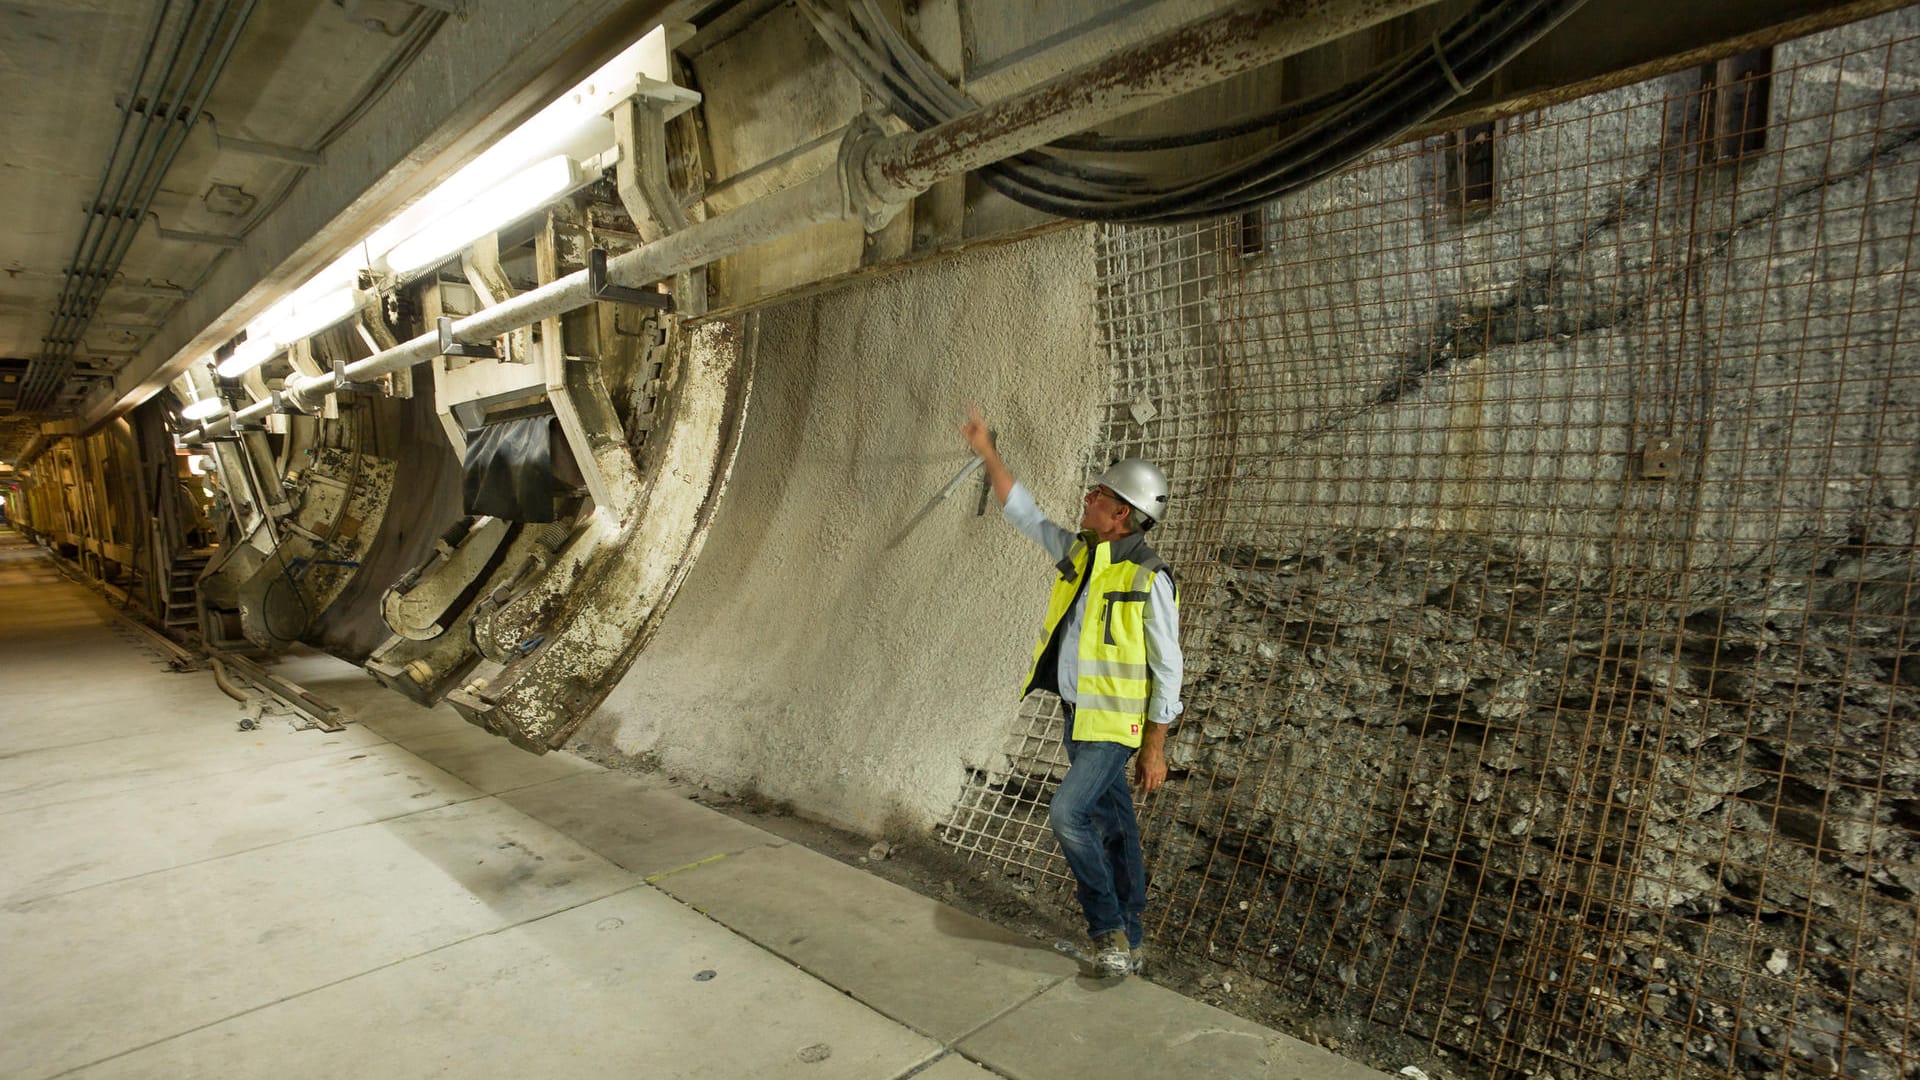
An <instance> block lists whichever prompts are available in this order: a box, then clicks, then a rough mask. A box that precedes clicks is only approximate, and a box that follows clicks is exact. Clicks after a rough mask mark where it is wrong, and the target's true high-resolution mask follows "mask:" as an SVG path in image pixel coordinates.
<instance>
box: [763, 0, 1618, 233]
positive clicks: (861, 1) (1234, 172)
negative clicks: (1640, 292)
mask: <svg viewBox="0 0 1920 1080" xmlns="http://www.w3.org/2000/svg"><path fill="white" fill-rule="evenodd" d="M853 2H854V3H855V4H856V5H857V6H855V7H854V8H852V9H851V12H850V14H851V17H852V25H849V24H848V23H846V22H844V21H843V20H841V19H840V17H839V16H838V15H837V14H836V13H834V12H831V11H828V10H826V9H825V8H824V7H822V6H821V4H820V2H819V0H802V4H801V7H802V9H803V11H805V13H806V14H807V16H808V18H809V19H810V20H811V21H812V22H813V24H814V27H815V29H816V31H817V32H818V33H819V34H820V35H821V37H822V39H823V40H825V41H826V43H827V45H828V47H829V48H830V49H831V50H832V51H833V52H834V53H835V55H836V56H838V57H839V58H840V59H841V61H842V62H843V63H846V64H847V65H848V67H849V69H850V70H852V71H853V73H854V75H855V77H856V78H858V79H859V80H860V82H861V83H862V85H863V86H864V87H865V88H866V89H867V90H868V92H869V93H871V94H873V95H874V97H876V98H878V99H879V100H880V101H882V102H883V103H885V104H886V105H887V107H888V108H889V109H891V110H892V111H893V112H894V113H895V115H897V116H899V117H900V119H902V120H903V121H905V122H906V123H907V124H908V126H910V127H912V128H914V129H915V130H920V131H924V130H926V129H928V128H930V127H933V126H936V125H938V124H940V123H944V122H946V121H948V120H951V119H953V118H955V117H957V116H960V115H964V114H965V113H967V112H970V111H973V110H975V109H977V108H979V106H978V105H977V104H975V103H974V102H973V101H972V100H971V99H969V98H967V97H966V96H965V95H964V94H963V93H961V92H960V91H959V90H958V89H956V88H955V87H953V85H952V84H951V83H949V82H948V81H947V79H946V77H945V76H944V75H942V74H941V73H940V72H939V71H938V70H937V69H936V68H934V67H933V65H932V63H931V62H930V61H928V60H927V59H926V58H925V57H924V56H923V55H922V54H921V53H920V52H919V51H918V50H917V49H915V48H914V47H913V46H912V44H911V43H910V42H908V41H907V40H906V39H905V38H904V37H903V36H902V35H901V34H900V33H899V32H898V31H897V30H896V29H894V27H893V25H892V23H891V22H890V21H889V20H888V19H887V18H886V16H885V14H884V13H883V12H882V11H881V10H880V8H879V6H878V5H877V4H875V3H874V2H873V0H853ZM1583 2H1584V0H1483V2H1482V3H1480V4H1478V5H1476V6H1475V8H1474V9H1473V10H1471V11H1470V12H1468V13H1467V14H1465V15H1463V16H1462V17H1461V18H1459V19H1456V20H1455V21H1454V22H1453V23H1451V24H1450V25H1448V26H1447V27H1445V28H1444V29H1442V30H1439V31H1437V32H1435V33H1434V34H1433V35H1432V37H1431V38H1430V40H1429V41H1427V42H1425V43H1423V44H1421V45H1420V46H1418V47H1416V48H1413V49H1410V50H1408V51H1407V52H1405V53H1403V54H1401V55H1400V56H1399V57H1396V58H1395V59H1393V60H1390V61H1388V62H1386V63H1384V64H1382V65H1381V66H1379V67H1378V68H1376V69H1375V70H1374V71H1373V72H1371V73H1369V74H1368V75H1365V76H1362V77H1361V78H1359V79H1355V80H1351V81H1349V82H1347V83H1345V84H1343V85H1342V86H1339V87H1336V88H1334V89H1332V90H1329V91H1325V92H1322V93H1319V94H1315V95H1313V96H1311V97H1309V98H1306V99H1304V100H1301V101H1298V102H1292V103H1288V104H1286V105H1283V106H1280V107H1279V108H1277V109H1273V110H1268V111H1266V112H1263V113H1260V114H1257V115H1254V116H1248V117H1242V118H1239V119H1236V120H1233V121H1230V122H1227V123H1225V124H1219V125H1214V126H1212V127H1209V128H1204V129H1199V130H1196V131H1191V132H1183V133H1173V134H1164V135H1151V136H1139V137H1113V136H1101V135H1096V134H1084V135H1076V136H1071V137H1069V138H1066V139H1062V140H1058V141H1056V142H1054V143H1052V144H1050V146H1049V147H1048V148H1047V149H1046V150H1034V151H1029V152H1027V153H1025V154H1021V155H1018V156H1016V157H1013V158H1010V159H1008V160H1006V161H1002V162H998V163H996V164H994V165H991V166H988V167H986V168H984V169H982V170H981V174H982V179H983V180H984V182H985V183H987V184H988V186H990V187H991V188H993V189H994V190H996V191H998V192H1000V193H1001V194H1003V195H1006V196H1007V197H1008V198H1011V199H1013V200H1015V201H1017V202H1020V203H1022V204H1024V205H1027V206H1030V207H1033V208H1035V209H1038V210H1042V211H1044V212H1046V213H1051V214H1055V215H1057V216H1061V217H1070V218H1078V219H1082V220H1103V221H1128V222H1137V223H1152V224H1170V223H1175V222H1181V221H1191V220H1197V219H1204V218H1210V217H1215V216H1218V215H1221V214H1226V213H1232V212H1236V211H1238V212H1244V211H1246V210H1249V209H1252V208H1253V207H1255V206H1258V205H1260V204H1262V203H1265V202H1267V201H1269V200H1271V199H1273V198H1276V197H1278V196H1279V195H1283V194H1285V193H1287V192H1289V191H1292V190H1296V189H1298V188H1300V187H1302V186H1305V185H1306V184H1310V183H1312V182H1314V181H1315V180H1318V179H1320V178H1322V177H1324V176H1326V175H1328V174H1329V173H1331V172H1333V171H1334V170H1336V169H1338V168H1340V167H1342V166H1344V165H1346V164H1349V163H1350V162H1352V161H1354V160H1355V159H1357V158H1358V157H1360V156H1362V155H1364V154H1365V153H1367V152H1368V151H1370V150H1372V149H1374V148H1375V147H1378V146H1380V145H1383V144H1385V143H1386V142H1389V141H1391V140H1392V139H1393V138H1394V137H1396V136H1398V135H1401V134H1404V133H1405V132H1406V131H1408V130H1410V129H1411V128H1413V127H1415V126H1417V125H1418V124H1420V123H1421V122H1423V121H1425V120H1426V119H1428V118H1430V117H1432V116H1433V115H1435V114H1436V113H1438V112H1439V111H1440V110H1441V109H1442V108H1444V107H1446V105H1448V104H1450V103H1451V102H1453V101H1456V100H1458V99H1459V98H1460V97H1461V96H1463V95H1464V94H1465V93H1466V92H1467V91H1469V90H1470V89H1471V88H1472V86H1473V85H1474V84H1476V83H1478V82H1480V81H1481V80H1483V79H1485V78H1486V77H1487V76H1488V75H1490V74H1492V73H1493V72H1494V71H1496V70H1498V69H1499V68H1500V67H1501V66H1502V65H1504V64H1506V63H1507V62H1508V61H1509V60H1511V59H1512V58H1513V57H1514V56H1515V55H1517V54H1518V53H1519V52H1520V51H1521V50H1523V49H1525V48H1526V47H1528V46H1529V45H1531V44H1533V43H1534V42H1535V41H1538V40H1539V39H1540V37H1542V36H1543V35H1545V34H1546V33H1547V32H1548V31H1549V30H1551V29H1552V28H1553V27H1554V26H1556V25H1558V24H1559V22H1560V21H1561V20H1562V19H1564V18H1566V16H1567V15H1569V14H1571V13H1572V12H1573V11H1574V10H1576V9H1577V8H1579V7H1580V6H1581V4H1582V3H1583ZM1294 121H1304V122H1303V123H1299V124H1298V125H1297V126H1293V127H1289V128H1288V129H1287V130H1285V131H1284V132H1282V133H1281V134H1280V135H1279V137H1278V138H1277V139H1276V141H1275V142H1274V143H1273V144H1271V145H1269V146H1266V147H1263V148H1261V149H1260V150H1258V151H1256V152H1254V153H1252V154H1249V155H1247V156H1245V157H1242V158H1241V159H1239V160H1237V161H1234V162H1232V163H1230V164H1228V165H1226V166H1224V167H1221V168H1218V169H1215V170H1213V171H1211V172H1208V173H1205V174H1202V175H1199V176H1190V177H1179V178H1175V179H1172V180H1165V179H1159V178H1155V177H1151V176H1147V175H1144V174H1141V173H1138V172H1129V171H1124V170H1117V169H1114V168H1112V167H1110V163H1111V157H1108V158H1106V159H1103V160H1096V161H1092V162H1089V161H1085V160H1074V159H1068V158H1063V157H1060V156H1059V155H1057V154H1054V153H1049V152H1048V150H1068V151H1074V152H1093V153H1099V154H1103V155H1114V154H1129V153H1140V152H1153V151H1164V150H1170V149H1178V148H1182V147H1190V146H1197V145H1206V144H1215V143H1219V142H1224V141H1227V140H1230V139H1235V138H1240V137H1243V136H1246V135H1250V134H1255V133H1257V132H1259V131H1263V130H1269V129H1275V128H1280V127H1282V126H1284V125H1288V124H1291V123H1293V122H1294Z"/></svg>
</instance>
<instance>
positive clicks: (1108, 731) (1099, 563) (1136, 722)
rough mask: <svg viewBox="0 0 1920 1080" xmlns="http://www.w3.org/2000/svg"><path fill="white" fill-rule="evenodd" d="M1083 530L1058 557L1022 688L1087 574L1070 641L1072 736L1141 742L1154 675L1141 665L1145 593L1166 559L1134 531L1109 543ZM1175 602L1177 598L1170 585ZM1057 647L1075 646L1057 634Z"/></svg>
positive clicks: (1031, 681)
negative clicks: (1074, 664) (1074, 665)
mask: <svg viewBox="0 0 1920 1080" xmlns="http://www.w3.org/2000/svg"><path fill="white" fill-rule="evenodd" d="M1090 536H1091V534H1082V535H1081V537H1080V539H1079V540H1077V541H1075V543H1074V545H1073V547H1072V548H1071V549H1070V550H1069V551H1068V552H1067V557H1066V558H1064V559H1062V560H1060V563H1059V569H1060V576H1059V577H1058V578H1056V579H1055V581H1054V583H1053V592H1052V595H1050V596H1049V597H1048V598H1047V616H1046V622H1045V624H1044V625H1042V626H1041V628H1040V640H1039V641H1038V642H1037V643H1036V644H1035V645H1034V647H1033V667H1032V668H1031V669H1030V670H1029V671H1028V673H1027V681H1026V684H1025V689H1024V690H1023V691H1022V693H1023V695H1024V694H1025V693H1026V692H1028V691H1031V690H1032V689H1033V687H1034V683H1035V681H1036V680H1037V679H1038V678H1039V676H1040V662H1041V660H1042V659H1043V658H1045V657H1046V655H1047V645H1048V643H1049V642H1051V641H1052V640H1053V636H1054V634H1055V632H1057V631H1058V630H1059V629H1060V624H1061V622H1062V621H1063V620H1065V618H1066V615H1067V612H1068V610H1070V609H1071V608H1072V607H1073V601H1074V598H1075V597H1076V596H1078V595H1079V594H1080V589H1081V582H1082V579H1085V582H1086V593H1087V607H1086V614H1085V616H1084V617H1083V618H1082V619H1081V620H1080V640H1079V642H1078V643H1077V649H1076V651H1077V655H1078V658H1079V678H1078V680H1077V685H1076V686H1075V690H1076V691H1077V693H1076V695H1075V696H1076V697H1077V698H1079V702H1078V705H1077V707H1076V709H1075V712H1074V719H1073V737H1074V738H1075V739H1078V740H1080V741H1082V742H1117V743H1123V744H1125V745H1127V746H1134V747H1137V746H1139V745H1140V736H1141V732H1142V731H1143V730H1144V728H1145V724H1146V716H1147V702H1148V699H1149V698H1150V697H1152V695H1153V675H1152V672H1151V671H1149V670H1148V668H1147V631H1146V622H1147V600H1148V597H1149V596H1151V595H1152V590H1153V579H1154V578H1155V577H1156V576H1158V575H1160V574H1163V573H1166V572H1167V565H1166V563H1164V562H1162V561H1161V560H1160V557H1159V556H1158V555H1155V554H1154V553H1153V550H1152V549H1151V548H1149V547H1147V545H1146V541H1145V538H1144V537H1143V536H1141V535H1140V534H1138V533H1135V534H1133V535H1131V536H1126V537H1123V538H1121V539H1119V540H1116V541H1114V542H1113V543H1111V544H1093V545H1092V546H1091V547H1090V546H1089V544H1088V541H1089V539H1090ZM1174 605H1175V608H1176V610H1177V609H1178V606H1179V593H1178V590H1177V589H1176V590H1175V594H1174ZM1061 647H1062V648H1070V647H1075V645H1074V644H1073V643H1068V642H1061Z"/></svg>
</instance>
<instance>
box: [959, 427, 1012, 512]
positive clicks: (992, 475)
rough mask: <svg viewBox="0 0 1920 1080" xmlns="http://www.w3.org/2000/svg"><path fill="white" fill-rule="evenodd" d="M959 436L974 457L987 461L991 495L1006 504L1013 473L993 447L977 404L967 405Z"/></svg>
mask: <svg viewBox="0 0 1920 1080" xmlns="http://www.w3.org/2000/svg"><path fill="white" fill-rule="evenodd" d="M960 437H961V438H962V439H964V440H966V443H967V449H969V450H971V451H973V456H974V457H977V458H979V459H980V460H981V461H984V462H986V463H987V483H988V484H990V485H991V486H992V487H993V497H994V498H995V499H998V500H999V502H1000V505H1001V506H1005V505H1007V493H1008V492H1010V491H1012V490H1013V473H1011V472H1009V471H1008V470H1007V463H1006V462H1004V461H1001V460H1000V452H999V451H998V450H995V449H994V448H993V435H992V433H990V432H989V431H988V430H987V422H986V421H985V420H982V419H981V418H980V409H979V407H978V406H976V405H968V406H967V419H966V422H964V423H962V424H961V425H960Z"/></svg>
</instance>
